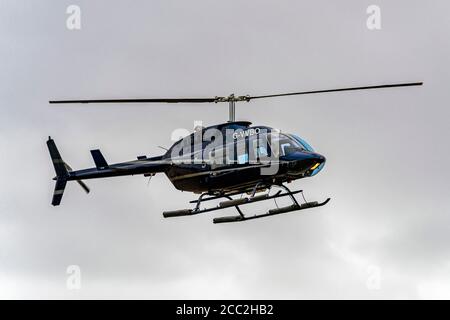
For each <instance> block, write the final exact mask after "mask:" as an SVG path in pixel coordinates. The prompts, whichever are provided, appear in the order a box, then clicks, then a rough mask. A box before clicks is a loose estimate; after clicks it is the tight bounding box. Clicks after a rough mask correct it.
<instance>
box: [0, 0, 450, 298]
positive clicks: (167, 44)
mask: <svg viewBox="0 0 450 320" xmlns="http://www.w3.org/2000/svg"><path fill="white" fill-rule="evenodd" d="M73 4H75V5H78V6H79V7H80V8H81V29H80V30H69V29H67V27H66V20H67V18H68V14H66V9H67V7H68V6H69V5H73ZM372 4H376V5H378V6H379V7H380V8H381V30H369V29H368V28H367V26H366V20H367V17H368V15H367V13H366V9H367V7H368V6H369V5H372ZM449 12H450V3H449V2H448V1H445V0H439V1H433V2H432V3H431V2H426V1H418V0H417V1H416V0H413V1H412V0H408V1H406V0H396V1H387V0H378V1H376V2H372V1H361V0H346V1H339V2H338V1H331V0H329V1H267V0H263V1H261V0H254V1H245V2H244V1H237V0H227V1H221V2H219V1H207V0H201V1H200V0H194V1H180V0H178V1H171V0H169V1H168V0H164V1H162V0H161V1H106V0H105V1H100V0H97V1H82V0H77V1H75V0H70V1H65V0H64V1H57V2H56V1H50V0H47V1H25V0H0V42H1V46H0V66H1V69H0V70H1V72H0V97H1V107H0V146H1V153H0V177H1V179H0V195H1V196H0V298H75V299H77V298H202V299H209V298H287V299H298V298H362V299H368V298H375V299H379V298H450V247H449V243H450V206H449V203H448V198H449V191H450V188H449V181H450V170H449V168H448V164H449V163H450V151H449V142H448V138H449V133H450V132H449V131H450V130H449V124H448V119H449V116H450V111H449V106H448V101H449V99H450V93H449V92H450V91H449V89H448V87H449V83H450V68H449V56H450V43H449V34H448V33H449V30H450V19H449V18H448V14H449ZM409 81H424V82H425V86H423V87H412V88H400V89H386V90H378V91H366V92H348V93H334V94H323V95H312V96H302V97H286V98H280V99H267V100H265V101H259V100H258V101H254V102H251V103H241V104H238V106H237V119H240V120H251V121H253V123H254V124H260V125H268V126H272V127H276V128H279V129H281V130H283V131H286V132H291V133H296V134H298V135H300V136H301V137H303V138H304V139H306V141H308V142H309V143H310V144H311V145H312V146H313V147H314V148H315V149H316V150H317V151H318V152H319V153H321V154H323V155H325V156H326V158H327V163H326V165H325V168H324V169H323V170H322V171H321V172H320V174H319V175H317V176H315V177H314V178H309V179H304V180H300V181H296V182H294V183H292V184H291V186H292V187H293V188H302V189H304V190H305V191H306V196H307V197H308V199H311V200H313V199H314V200H323V199H325V198H327V197H331V198H332V200H331V202H330V203H329V204H328V205H327V206H325V207H321V208H316V209H312V210H309V211H302V212H301V213H300V212H299V213H291V214H286V215H280V216H276V217H271V218H267V219H260V220H255V221H250V222H245V223H237V224H223V225H214V224H213V223H212V218H213V216H220V215H231V214H234V212H233V211H232V210H231V209H228V210H227V211H226V212H222V213H218V214H217V213H215V214H214V215H203V216H196V217H187V218H178V219H172V220H171V219H163V218H162V211H164V210H174V209H181V208H185V207H186V204H187V202H188V201H189V200H192V199H194V198H195V195H192V194H189V193H181V192H179V191H177V190H176V189H175V188H174V187H173V186H172V185H171V183H170V182H169V181H168V179H167V178H166V177H165V176H164V175H157V176H155V177H154V178H153V179H152V180H151V182H150V184H149V185H148V186H147V179H146V178H144V177H142V176H133V177H120V178H112V179H104V180H103V179H101V180H91V181H87V183H88V185H89V186H90V187H91V193H90V194H89V195H86V194H84V192H83V190H82V189H81V188H80V187H79V186H78V185H76V184H74V183H69V184H68V186H67V188H66V192H65V194H64V198H63V201H62V205H61V206H60V207H52V206H51V205H50V201H51V195H52V192H53V188H54V181H52V180H51V178H52V177H53V176H54V170H53V167H52V164H51V161H50V157H49V155H48V151H47V148H46V145H45V141H46V139H47V137H48V136H49V135H51V136H52V137H53V138H54V139H55V142H56V144H57V145H58V147H59V149H60V152H61V154H62V157H63V159H64V160H65V161H66V162H68V163H69V164H70V165H71V166H72V167H73V168H75V169H81V168H86V167H92V166H93V165H94V164H93V161H92V159H91V156H90V153H89V150H90V149H94V148H100V149H101V150H102V152H103V154H104V156H105V158H106V160H107V161H109V162H119V161H125V160H131V159H134V158H135V157H136V156H138V155H143V154H146V155H148V156H156V155H159V154H161V153H162V152H163V151H162V150H161V149H160V148H158V145H160V146H164V147H169V146H170V145H171V134H172V132H173V130H174V129H177V128H186V129H189V130H191V129H192V128H193V124H194V121H196V120H201V121H203V123H204V125H211V124H215V123H220V122H224V121H226V120H227V115H228V110H227V106H226V105H220V104H217V105H216V104H213V105H158V104H155V105H151V106H145V105H139V106H132V105H100V106H96V105H89V106H86V105H82V106H81V105H79V106H58V107H55V106H50V105H48V103H47V101H48V100H50V99H70V98H75V99H77V98H80V99H81V98H144V97H149V98H150V97H181V96H200V97H203V96H205V97H209V96H216V95H227V94H230V93H235V94H239V95H241V94H255V95H258V94H270V93H278V92H289V91H298V90H310V89H312V90H314V89H325V88H333V87H342V86H344V87H345V86H363V85H372V84H382V83H389V82H409ZM270 206H273V203H267V204H263V205H259V206H256V205H255V206H254V207H247V208H244V209H246V212H250V213H253V214H254V213H258V212H264V211H265V210H267V209H268V208H269V207H270ZM71 265H76V266H79V268H80V269H81V288H80V289H79V290H69V289H68V288H67V286H66V281H67V279H68V274H67V268H68V266H71Z"/></svg>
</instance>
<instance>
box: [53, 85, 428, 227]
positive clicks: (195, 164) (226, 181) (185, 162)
mask: <svg viewBox="0 0 450 320" xmlns="http://www.w3.org/2000/svg"><path fill="white" fill-rule="evenodd" d="M422 84H423V82H408V83H395V84H383V85H373V86H364V87H346V88H338V89H325V90H314V91H301V92H290V93H280V94H270V95H260V96H250V95H245V96H235V95H234V94H230V95H229V96H216V97H209V98H151V99H101V100H99V99H97V100H52V101H49V103H50V104H78V103H82V104H86V103H94V104H101V103H123V104H125V103H228V105H229V119H228V121H227V122H225V123H221V124H216V125H212V126H208V127H197V128H195V130H194V132H193V133H192V134H190V135H188V136H186V137H183V138H181V139H180V140H178V141H177V142H175V143H174V144H173V145H172V146H171V147H170V148H169V149H167V150H166V152H165V153H164V154H162V155H159V156H155V157H147V156H138V157H137V158H136V159H134V160H131V161H126V162H120V163H114V164H110V163H108V162H107V161H106V159H105V158H104V156H103V154H102V153H101V151H100V150H99V149H96V150H91V155H92V158H93V161H94V163H95V167H92V168H87V169H82V170H76V171H74V170H73V169H72V168H71V167H70V166H69V165H68V164H67V163H66V162H65V161H64V160H63V159H62V157H61V155H60V153H59V151H58V149H57V147H56V144H55V142H54V140H53V139H52V138H51V137H49V138H48V140H47V147H48V150H49V153H50V157H51V160H52V163H53V166H54V169H55V172H56V176H55V177H54V178H53V180H55V181H56V184H55V189H54V193H53V198H52V202H51V204H52V205H53V206H58V205H60V203H61V200H62V197H63V194H64V190H65V187H66V184H67V182H68V181H76V182H77V183H78V184H79V185H80V186H81V187H82V188H83V189H84V191H85V192H86V193H89V192H90V189H89V187H88V186H87V185H86V184H85V183H84V180H88V179H99V178H108V177H118V176H126V175H143V176H144V177H149V179H150V178H151V177H152V176H154V175H155V174H157V173H164V174H165V175H166V176H167V177H168V178H169V180H170V181H171V182H172V184H173V185H174V186H175V188H176V189H178V190H180V191H187V192H192V193H195V194H199V196H198V198H197V199H195V200H192V201H190V204H191V205H192V208H189V209H181V210H171V211H164V212H163V217H164V218H171V217H182V216H192V215H198V214H203V213H207V212H213V211H218V210H223V209H227V208H235V209H236V211H237V213H238V214H237V215H234V216H224V217H216V218H214V219H213V222H214V223H229V222H242V221H247V220H252V219H258V218H264V217H269V216H274V215H278V214H283V213H288V212H293V211H300V210H304V209H310V208H315V207H321V206H324V205H326V204H327V203H328V202H329V201H330V198H327V199H326V200H324V201H322V202H318V201H307V200H306V198H305V196H304V194H303V190H291V189H290V188H288V187H287V186H286V184H288V183H290V182H292V181H294V180H298V179H302V178H306V177H313V176H315V175H316V174H318V173H319V172H320V171H321V170H322V169H323V167H324V165H325V162H326V159H325V157H324V156H323V155H321V154H319V153H317V152H316V151H315V150H314V149H313V148H312V147H311V145H310V144H309V143H308V142H306V141H305V140H304V139H302V138H301V137H299V136H298V135H296V134H290V133H285V132H282V131H280V130H278V129H274V128H272V127H269V126H261V125H256V126H254V125H252V123H251V122H249V121H236V119H235V115H236V112H235V109H236V102H250V101H252V100H256V99H265V98H275V97H284V96H295V95H306V94H318V93H330V92H341V91H355V90H370V89H385V88H396V87H410V86H421V85H422ZM271 190H275V191H274V192H272V191H271ZM297 194H300V195H301V196H302V201H300V202H299V201H298V200H297V199H296V197H295V195H297ZM282 197H289V198H290V200H291V201H292V204H290V205H288V206H283V207H279V206H278V204H277V202H276V199H278V198H282ZM213 200H217V201H220V202H219V203H218V204H217V205H215V206H209V207H202V205H203V204H204V203H205V202H209V201H213ZM268 200H274V202H275V204H276V207H275V208H273V209H270V210H268V211H267V212H265V213H260V214H255V215H249V214H244V212H243V211H242V210H241V207H242V206H244V205H247V204H252V203H257V202H262V201H268Z"/></svg>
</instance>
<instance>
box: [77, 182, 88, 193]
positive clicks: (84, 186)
mask: <svg viewBox="0 0 450 320" xmlns="http://www.w3.org/2000/svg"><path fill="white" fill-rule="evenodd" d="M75 181H76V182H78V184H79V185H80V186H81V188H83V190H84V191H85V192H86V193H89V192H90V191H91V189H89V187H88V186H87V185H86V183H84V182H83V181H81V180H75Z"/></svg>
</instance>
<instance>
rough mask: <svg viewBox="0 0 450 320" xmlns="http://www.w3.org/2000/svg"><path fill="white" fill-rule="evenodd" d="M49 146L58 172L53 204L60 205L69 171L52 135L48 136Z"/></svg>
mask: <svg viewBox="0 0 450 320" xmlns="http://www.w3.org/2000/svg"><path fill="white" fill-rule="evenodd" d="M47 147H48V151H49V152H50V157H51V158H52V162H53V167H54V168H55V172H56V184H55V191H54V192H53V198H52V205H54V206H58V205H59V204H60V203H61V199H62V197H63V194H64V189H65V188H66V184H67V178H68V176H69V171H68V170H67V167H66V165H65V163H64V161H63V159H62V158H61V155H60V154H59V151H58V148H57V147H56V144H55V141H53V139H52V138H51V137H48V140H47Z"/></svg>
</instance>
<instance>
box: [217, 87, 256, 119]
mask: <svg viewBox="0 0 450 320" xmlns="http://www.w3.org/2000/svg"><path fill="white" fill-rule="evenodd" d="M250 99H251V97H250V96H248V95H247V96H235V95H234V93H232V94H230V95H229V96H228V97H215V99H214V102H215V103H217V102H228V122H235V121H236V102H237V101H247V102H249V101H250Z"/></svg>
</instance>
